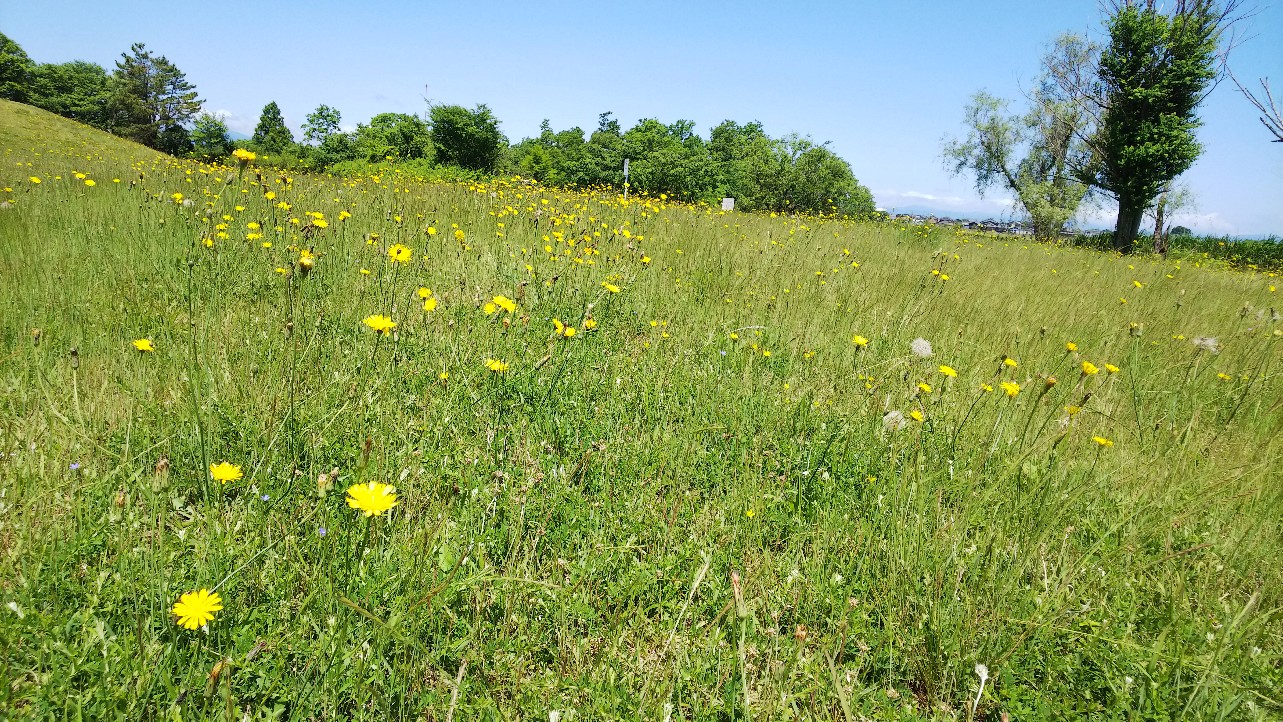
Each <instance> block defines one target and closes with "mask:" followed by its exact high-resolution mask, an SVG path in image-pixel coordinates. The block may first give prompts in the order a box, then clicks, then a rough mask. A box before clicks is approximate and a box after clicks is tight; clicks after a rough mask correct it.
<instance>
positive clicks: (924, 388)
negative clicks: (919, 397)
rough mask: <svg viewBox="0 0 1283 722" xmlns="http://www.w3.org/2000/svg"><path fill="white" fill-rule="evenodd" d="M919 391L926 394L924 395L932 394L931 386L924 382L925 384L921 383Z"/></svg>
mask: <svg viewBox="0 0 1283 722" xmlns="http://www.w3.org/2000/svg"><path fill="white" fill-rule="evenodd" d="M918 390H919V391H921V392H922V393H924V394H929V393H931V384H928V383H925V382H924V383H920V384H918Z"/></svg>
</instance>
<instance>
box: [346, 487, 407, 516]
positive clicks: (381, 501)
mask: <svg viewBox="0 0 1283 722" xmlns="http://www.w3.org/2000/svg"><path fill="white" fill-rule="evenodd" d="M347 505H348V506H350V507H352V508H353V509H357V510H359V511H363V512H365V515H366V516H378V515H379V514H382V513H383V512H385V511H387V510H389V509H391V508H392V507H394V506H396V487H395V486H392V485H391V484H380V483H378V482H377V481H371V482H370V483H368V484H353V485H352V486H349V487H348V490H347Z"/></svg>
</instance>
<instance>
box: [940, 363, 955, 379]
mask: <svg viewBox="0 0 1283 722" xmlns="http://www.w3.org/2000/svg"><path fill="white" fill-rule="evenodd" d="M940 373H942V374H944V375H945V376H948V377H949V378H951V379H956V378H958V372H957V371H954V370H953V367H951V366H941V367H940Z"/></svg>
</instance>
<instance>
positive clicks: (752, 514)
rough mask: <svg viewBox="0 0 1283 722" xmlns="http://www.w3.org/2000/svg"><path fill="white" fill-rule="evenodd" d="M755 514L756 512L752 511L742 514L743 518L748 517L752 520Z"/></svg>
mask: <svg viewBox="0 0 1283 722" xmlns="http://www.w3.org/2000/svg"><path fill="white" fill-rule="evenodd" d="M756 513H757V512H755V511H753V510H752V509H749V510H747V511H745V512H744V516H746V517H748V518H749V519H752V518H753V516H754V515H755V514H756Z"/></svg>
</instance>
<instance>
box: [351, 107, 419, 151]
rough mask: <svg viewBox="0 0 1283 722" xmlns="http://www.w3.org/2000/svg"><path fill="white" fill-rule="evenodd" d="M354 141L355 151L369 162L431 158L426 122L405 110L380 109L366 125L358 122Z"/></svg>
mask: <svg viewBox="0 0 1283 722" xmlns="http://www.w3.org/2000/svg"><path fill="white" fill-rule="evenodd" d="M353 145H354V154H355V155H356V156H357V157H361V158H365V160H367V161H369V162H371V163H378V162H380V161H382V160H385V159H387V158H391V159H392V160H418V159H420V158H429V159H430V158H432V138H431V136H430V135H429V132H428V125H427V123H424V122H423V121H422V120H420V119H419V118H417V117H415V116H413V115H408V114H406V113H379V114H378V115H376V116H374V117H373V118H370V123H369V125H357V128H356V139H355V141H354V143H353Z"/></svg>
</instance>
